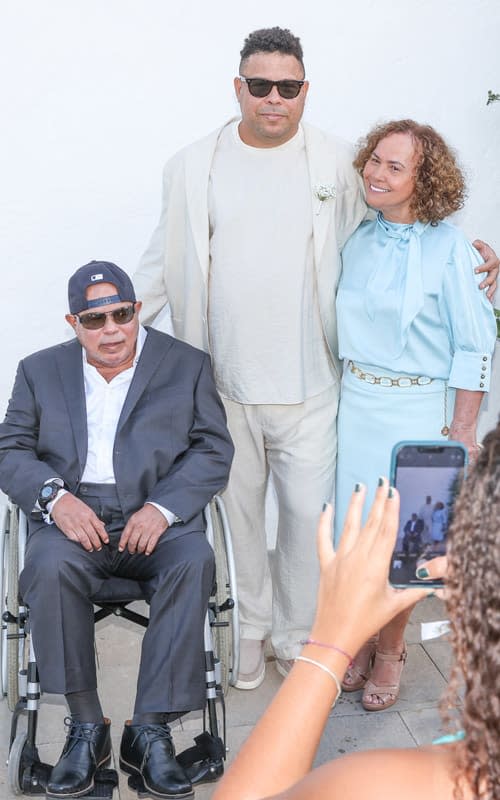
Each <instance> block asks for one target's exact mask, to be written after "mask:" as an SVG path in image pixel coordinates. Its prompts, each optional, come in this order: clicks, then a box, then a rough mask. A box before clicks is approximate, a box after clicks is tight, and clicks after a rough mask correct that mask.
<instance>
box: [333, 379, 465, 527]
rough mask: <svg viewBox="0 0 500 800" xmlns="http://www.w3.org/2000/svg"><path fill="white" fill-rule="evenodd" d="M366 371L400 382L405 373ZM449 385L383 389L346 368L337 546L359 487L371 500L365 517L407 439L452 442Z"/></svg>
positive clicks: (452, 394) (340, 426)
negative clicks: (400, 444) (398, 446)
mask: <svg viewBox="0 0 500 800" xmlns="http://www.w3.org/2000/svg"><path fill="white" fill-rule="evenodd" d="M356 366H358V367H359V368H360V369H362V370H363V371H364V372H370V373H372V374H373V375H376V376H387V377H389V378H397V377H399V376H400V375H401V373H394V372H391V371H390V370H386V369H384V370H381V369H380V368H378V367H371V366H369V365H367V364H356ZM445 387H446V383H445V381H442V380H433V381H432V383H429V384H427V385H426V386H409V387H405V388H402V387H400V386H380V385H379V384H370V383H367V382H366V381H364V380H361V379H360V378H358V377H356V375H354V374H353V373H352V372H351V371H350V369H348V368H347V367H346V369H345V371H344V376H343V378H342V390H341V393H340V407H339V414H338V455H337V478H336V493H335V542H336V543H337V542H338V539H339V538H340V534H341V533H342V526H343V522H344V519H345V515H346V512H347V507H348V505H349V500H350V497H351V494H352V492H353V489H354V485H355V484H356V483H364V484H365V486H366V488H367V499H366V502H365V507H364V517H363V519H366V516H367V514H368V511H369V509H370V506H371V504H372V501H373V498H374V495H375V490H376V488H377V481H378V478H379V477H380V476H385V477H387V478H389V477H390V475H389V470H390V464H391V451H392V448H393V446H394V445H395V444H396V443H397V442H401V441H403V440H411V441H415V440H416V441H421V440H433V441H446V439H447V437H446V436H443V434H442V433H441V429H442V428H443V426H444V424H445V415H444V405H445ZM454 401H455V391H454V390H453V389H448V392H447V419H446V423H447V425H448V426H449V425H450V422H451V419H452V417H453V406H454Z"/></svg>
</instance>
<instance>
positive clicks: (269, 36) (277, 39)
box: [240, 27, 304, 74]
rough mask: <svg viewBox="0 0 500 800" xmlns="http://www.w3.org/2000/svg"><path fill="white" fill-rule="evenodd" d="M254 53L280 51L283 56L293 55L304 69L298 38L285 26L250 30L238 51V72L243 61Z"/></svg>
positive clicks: (302, 54)
mask: <svg viewBox="0 0 500 800" xmlns="http://www.w3.org/2000/svg"><path fill="white" fill-rule="evenodd" d="M255 53H282V54H283V55H285V56H295V58H296V59H297V61H298V62H299V64H300V65H301V66H302V69H304V61H303V58H304V53H303V52H302V45H301V43H300V39H299V38H298V36H294V35H293V33H291V31H289V30H288V29H287V28H278V27H276V28H261V29H260V30H258V31H252V33H250V34H249V35H248V36H247V38H246V39H245V41H244V44H243V48H242V50H241V51H240V56H241V61H240V74H241V72H242V69H243V62H244V61H246V59H247V58H250V56H253V55H254V54H255Z"/></svg>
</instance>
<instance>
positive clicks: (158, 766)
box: [120, 722, 193, 800]
mask: <svg viewBox="0 0 500 800" xmlns="http://www.w3.org/2000/svg"><path fill="white" fill-rule="evenodd" d="M120 768H121V769H122V770H123V771H124V772H128V774H129V775H134V776H137V777H139V778H140V779H141V780H142V782H143V784H144V787H145V788H146V789H147V791H148V792H151V794H152V795H155V797H161V798H167V800H168V799H169V798H178V797H192V796H193V787H192V784H191V781H190V780H189V778H188V777H187V776H186V773H185V772H184V770H183V769H182V767H181V766H180V764H178V763H177V761H176V758H175V748H174V743H173V742H172V736H171V734H170V728H169V727H168V725H149V724H148V725H132V724H131V723H130V722H126V723H125V727H124V729H123V736H122V742H121V746H120Z"/></svg>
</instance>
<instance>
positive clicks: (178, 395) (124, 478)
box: [0, 328, 233, 538]
mask: <svg viewBox="0 0 500 800" xmlns="http://www.w3.org/2000/svg"><path fill="white" fill-rule="evenodd" d="M232 456H233V445H232V442H231V438H230V436H229V433H228V430H227V427H226V418H225V413H224V409H223V406H222V403H221V400H220V398H219V396H218V394H217V390H216V388H215V383H214V380H213V376H212V370H211V365H210V359H209V358H208V356H207V355H206V354H205V353H203V352H201V351H200V350H197V349H195V348H194V347H191V346H190V345H188V344H185V343H184V342H181V341H178V340H177V339H173V338H172V337H171V336H168V335H167V334H164V333H160V332H159V331H156V330H153V329H150V328H148V335H147V338H146V341H145V344H144V347H143V349H142V352H141V355H140V357H139V361H138V363H137V367H136V370H135V373H134V377H133V379H132V383H131V385H130V388H129V391H128V394H127V397H126V399H125V403H124V406H123V409H122V413H121V416H120V419H119V422H118V427H117V431H116V437H115V443H114V453H113V464H114V471H115V478H116V487H117V492H118V497H119V500H120V504H121V507H122V511H123V516H124V518H125V520H127V519H128V518H129V516H130V515H131V514H132V513H134V512H135V511H137V510H138V509H139V508H141V507H142V506H143V505H144V503H145V502H146V500H151V501H153V502H157V503H159V504H161V505H162V506H164V507H165V508H168V509H169V510H170V511H173V512H174V514H176V516H177V517H179V518H180V519H181V521H182V522H181V523H178V524H176V525H175V526H172V528H171V529H170V530H169V534H168V535H169V537H172V538H173V537H177V536H179V535H182V534H183V533H187V532H190V531H194V530H198V531H199V530H203V529H204V524H203V521H202V511H203V508H204V507H205V505H206V504H207V503H208V501H209V500H210V499H211V498H212V497H213V495H214V494H216V492H218V491H219V490H221V489H222V488H223V487H224V486H225V485H226V483H227V479H228V475H229V468H230V465H231V460H232ZM86 458H87V414H86V407H85V392H84V383H83V366H82V350H81V345H80V343H79V342H78V340H77V339H73V340H72V341H69V342H64V343H63V344H59V345H56V346H55V347H50V348H48V349H46V350H41V351H40V352H38V353H34V354H33V355H30V356H28V357H27V358H25V359H24V360H23V361H21V362H20V364H19V367H18V370H17V375H16V380H15V384H14V389H13V392H12V397H11V399H10V401H9V406H8V409H7V414H6V416H5V420H4V422H3V423H2V424H0V487H1V489H2V490H3V491H4V492H5V493H6V494H7V495H9V497H10V498H11V499H12V500H13V501H14V502H15V503H17V505H19V506H20V507H21V508H22V509H23V511H24V512H25V514H26V515H27V517H28V519H29V520H30V528H31V527H32V526H33V525H36V526H37V527H38V525H39V524H40V521H39V519H38V520H37V516H38V517H39V515H33V514H32V510H33V507H34V506H35V502H36V499H37V496H38V492H39V490H40V487H41V486H42V484H43V483H44V481H45V480H47V479H48V478H51V477H55V476H58V477H60V478H62V479H63V480H64V484H65V486H66V488H67V489H68V490H69V491H70V492H73V493H75V492H76V491H77V489H78V486H79V484H80V481H81V477H82V473H83V470H84V467H85V462H86Z"/></svg>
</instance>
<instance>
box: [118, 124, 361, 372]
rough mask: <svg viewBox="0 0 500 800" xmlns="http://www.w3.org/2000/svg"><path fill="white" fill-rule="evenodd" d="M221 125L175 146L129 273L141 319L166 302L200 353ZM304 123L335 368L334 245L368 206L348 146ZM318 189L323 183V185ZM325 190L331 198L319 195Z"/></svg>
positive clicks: (317, 258)
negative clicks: (148, 230) (158, 203)
mask: <svg viewBox="0 0 500 800" xmlns="http://www.w3.org/2000/svg"><path fill="white" fill-rule="evenodd" d="M233 121H234V120H230V121H229V122H228V123H226V125H228V124H231V123H232V122H233ZM223 127H225V126H223ZM223 127H222V128H218V129H217V130H216V131H214V132H213V133H211V134H210V135H209V136H207V137H206V138H204V139H201V140H200V141H197V142H195V143H194V144H191V145H189V146H188V147H186V148H184V149H183V150H180V151H179V152H178V153H177V154H176V155H174V156H173V158H171V159H170V160H169V161H168V162H167V164H166V165H165V168H164V173H163V204H162V211H161V216H160V220H159V223H158V225H157V227H156V230H155V231H154V233H153V235H152V237H151V241H150V243H149V246H148V248H147V250H146V252H145V253H144V255H143V257H142V259H141V262H140V264H139V267H138V269H137V272H136V273H135V275H134V277H133V282H134V286H135V289H136V295H137V297H138V298H139V299H141V300H142V302H143V304H144V307H143V315H142V319H143V322H146V323H147V322H151V321H152V320H153V319H154V318H155V317H156V315H157V314H158V313H159V312H160V311H161V310H162V309H163V307H164V306H165V304H166V303H168V304H169V306H170V314H171V318H172V325H173V330H174V334H175V336H176V337H178V338H179V339H183V340H184V341H186V342H189V344H192V345H194V346H195V347H199V348H201V349H202V350H205V351H206V352H208V351H209V341H208V330H207V304H208V270H209V218H208V181H209V174H210V169H211V165H212V159H213V156H214V152H215V148H216V146H217V141H218V138H219V136H220V133H221V131H222V130H223ZM303 128H304V137H305V146H306V154H307V162H308V168H309V179H310V187H311V198H312V209H313V213H312V219H313V237H314V267H315V271H316V279H317V285H318V297H319V304H320V315H321V321H322V325H323V330H324V333H325V337H326V341H327V343H328V346H329V350H330V354H331V357H332V360H333V363H334V365H335V367H336V369H337V371H338V370H339V362H338V343H337V325H336V317H335V294H336V290H337V284H338V280H339V277H340V270H341V259H340V251H341V249H342V247H343V245H344V243H345V242H346V240H347V238H348V237H349V236H350V235H351V233H353V231H354V230H355V229H356V228H357V227H358V225H359V223H360V222H361V220H362V219H363V218H364V216H365V214H366V204H365V201H364V195H363V188H362V182H361V180H360V178H359V176H358V175H357V173H356V172H355V170H354V168H353V167H352V160H353V151H352V148H351V146H350V145H349V144H347V143H346V142H344V141H343V140H341V139H338V138H336V137H333V136H331V135H329V134H327V133H325V132H324V131H321V130H319V129H318V128H315V127H313V126H311V125H307V124H303ZM320 187H324V189H323V191H321V189H320ZM325 194H328V195H329V196H328V197H327V198H326V199H323V200H321V199H320V196H324V195H325ZM332 195H334V196H332Z"/></svg>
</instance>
